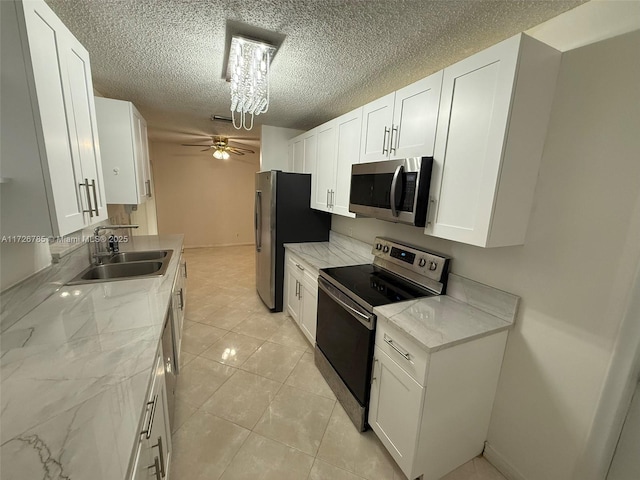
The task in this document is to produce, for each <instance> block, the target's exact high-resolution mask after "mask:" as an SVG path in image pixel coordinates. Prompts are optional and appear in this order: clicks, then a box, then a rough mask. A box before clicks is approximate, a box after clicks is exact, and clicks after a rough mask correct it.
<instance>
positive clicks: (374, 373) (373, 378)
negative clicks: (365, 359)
mask: <svg viewBox="0 0 640 480" xmlns="http://www.w3.org/2000/svg"><path fill="white" fill-rule="evenodd" d="M376 363H378V359H377V358H374V359H373V368H372V369H371V383H373V381H374V380H375V379H376Z"/></svg>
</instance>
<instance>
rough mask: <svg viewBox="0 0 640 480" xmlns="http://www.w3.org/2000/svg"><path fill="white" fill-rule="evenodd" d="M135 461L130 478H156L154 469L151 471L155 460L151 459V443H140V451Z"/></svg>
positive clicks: (146, 441)
mask: <svg viewBox="0 0 640 480" xmlns="http://www.w3.org/2000/svg"><path fill="white" fill-rule="evenodd" d="M135 455H136V456H135V459H134V461H133V469H132V474H131V476H130V477H129V478H130V479H131V480H149V479H151V478H154V477H155V475H154V474H153V473H152V470H154V469H153V468H152V469H149V467H150V466H151V465H153V459H152V458H151V449H150V448H149V441H148V440H147V439H143V440H141V441H140V442H139V443H138V449H137V451H136V453H135Z"/></svg>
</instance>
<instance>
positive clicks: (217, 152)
mask: <svg viewBox="0 0 640 480" xmlns="http://www.w3.org/2000/svg"><path fill="white" fill-rule="evenodd" d="M225 154H226V155H227V158H229V154H228V153H227V152H225V151H224V150H222V151H221V150H215V151H214V152H213V156H214V158H217V159H218V160H223V159H224V160H226V159H227V158H224V155H225Z"/></svg>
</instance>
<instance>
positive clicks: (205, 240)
mask: <svg viewBox="0 0 640 480" xmlns="http://www.w3.org/2000/svg"><path fill="white" fill-rule="evenodd" d="M150 148H151V161H152V164H153V174H154V185H155V193H156V211H157V216H158V233H160V234H166V233H184V235H185V245H186V246H187V247H194V246H208V245H237V244H251V243H253V241H254V240H253V238H254V231H253V200H254V184H255V173H256V172H257V171H258V156H257V155H254V156H252V157H251V158H249V159H248V160H252V162H253V163H245V162H243V161H239V160H234V159H233V158H232V159H230V160H228V161H224V160H217V159H215V158H213V156H212V155H211V153H209V152H198V151H197V150H198V149H197V148H195V147H183V146H180V145H174V144H169V143H160V142H152V143H151V145H150ZM194 149H195V150H196V151H195V152H194Z"/></svg>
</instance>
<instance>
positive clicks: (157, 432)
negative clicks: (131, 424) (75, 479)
mask: <svg viewBox="0 0 640 480" xmlns="http://www.w3.org/2000/svg"><path fill="white" fill-rule="evenodd" d="M163 359H164V357H163V352H162V346H160V349H159V352H158V355H157V357H156V362H155V367H154V369H153V377H152V379H151V387H150V389H149V395H148V397H147V404H146V408H145V413H144V419H143V423H142V430H141V432H140V441H139V444H138V446H137V449H136V457H135V459H134V464H133V467H132V469H131V475H130V476H129V478H130V479H131V480H142V479H145V480H146V479H155V480H168V478H169V467H170V463H171V452H172V451H173V450H172V444H171V429H170V427H169V411H168V408H167V392H166V384H165V379H164V361H163Z"/></svg>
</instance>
